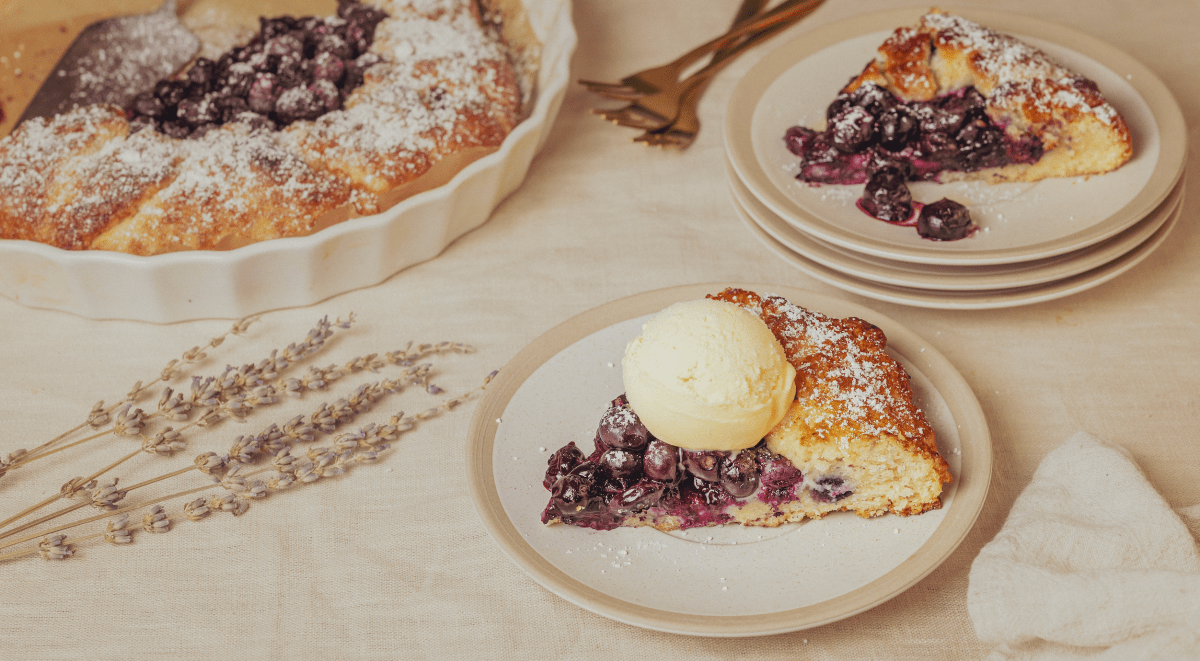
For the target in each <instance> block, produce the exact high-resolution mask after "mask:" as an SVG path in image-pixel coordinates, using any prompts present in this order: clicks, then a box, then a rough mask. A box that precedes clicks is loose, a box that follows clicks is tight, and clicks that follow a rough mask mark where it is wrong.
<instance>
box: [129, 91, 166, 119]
mask: <svg viewBox="0 0 1200 661" xmlns="http://www.w3.org/2000/svg"><path fill="white" fill-rule="evenodd" d="M133 109H134V110H135V111H136V112H137V113H138V114H139V115H146V116H147V117H162V115H163V111H164V110H165V109H166V106H165V105H164V104H163V102H162V99H160V98H158V97H156V96H154V94H153V93H151V92H142V93H141V94H138V95H137V96H136V97H134V99H133Z"/></svg>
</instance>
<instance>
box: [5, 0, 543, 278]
mask: <svg viewBox="0 0 1200 661" xmlns="http://www.w3.org/2000/svg"><path fill="white" fill-rule="evenodd" d="M377 4H379V5H380V6H382V7H383V9H384V10H385V11H388V12H390V13H391V15H389V16H387V17H385V18H384V19H383V20H382V22H381V23H379V24H378V26H377V27H376V29H375V41H374V43H373V44H372V48H371V52H372V53H373V54H372V55H370V57H372V58H376V57H378V59H379V60H380V62H379V63H378V64H374V65H373V66H371V67H370V68H369V69H367V71H366V72H365V76H364V78H365V84H363V85H362V86H360V87H358V88H357V89H356V90H355V91H354V92H352V93H351V94H350V95H349V97H347V99H346V101H345V103H344V106H343V109H342V110H335V111H333V112H328V113H327V114H325V115H323V116H321V117H320V118H318V119H317V120H315V121H296V122H294V123H292V124H291V125H290V126H289V127H288V129H287V130H285V131H280V132H272V131H268V130H257V129H255V130H252V128H251V127H250V126H248V125H245V124H240V123H238V122H236V121H235V122H233V123H230V124H225V125H224V126H222V127H220V128H219V129H212V130H209V131H208V133H207V134H205V135H204V136H203V137H202V138H200V139H192V140H171V139H170V138H166V137H164V136H163V135H161V134H157V133H153V131H152V129H143V130H141V131H138V132H135V133H134V134H133V135H132V136H129V130H130V129H129V124H128V123H127V122H126V120H125V115H124V113H123V111H121V110H120V109H119V108H115V107H112V106H89V107H86V108H80V109H77V110H75V111H72V112H71V113H68V114H65V115H59V116H56V117H55V118H53V119H52V120H51V121H46V120H32V121H30V122H26V123H25V124H23V125H22V126H21V127H20V128H18V130H16V131H14V132H13V133H12V134H11V135H10V136H7V137H5V138H3V139H0V188H2V189H3V190H4V191H5V195H4V196H3V198H2V199H0V238H5V239H33V240H40V241H44V242H46V243H50V244H52V245H57V246H59V247H63V248H71V249H83V248H89V247H91V248H102V249H119V250H126V251H128V252H135V253H137V252H140V253H142V254H148V253H149V252H157V251H159V250H161V249H163V245H164V244H170V245H168V246H167V249H181V248H189V249H196V248H201V249H207V248H212V247H213V242H215V241H217V240H219V239H221V238H222V237H227V236H239V237H245V238H247V239H252V240H262V239H269V238H276V237H279V236H295V235H302V234H306V233H308V232H310V231H311V230H312V229H313V226H314V223H315V221H316V220H317V219H318V218H319V217H320V216H321V215H323V214H324V213H326V212H327V211H330V210H331V209H333V208H336V207H338V206H341V205H346V204H349V203H351V202H355V203H357V204H358V207H359V210H360V211H362V212H364V213H369V212H373V211H375V210H376V208H375V204H376V200H377V199H378V198H377V196H378V195H380V194H382V193H385V192H387V191H389V190H391V189H393V188H394V187H396V186H399V185H402V184H404V183H408V182H410V181H413V180H414V179H416V178H417V177H419V176H421V175H422V174H423V173H425V172H426V171H428V170H429V168H430V167H431V165H432V164H434V163H436V162H437V161H438V160H440V159H442V158H444V157H446V156H449V155H451V154H454V153H457V152H459V151H461V150H463V149H464V148H470V147H475V146H487V147H494V146H499V144H500V142H501V141H502V140H503V138H504V136H505V135H507V134H508V132H509V131H510V130H511V129H512V127H513V126H514V125H515V124H516V122H517V121H518V120H519V116H520V102H521V92H520V90H519V89H518V88H517V84H516V78H515V76H514V74H513V71H512V69H511V64H510V63H509V61H508V58H507V55H506V52H505V50H504V48H503V47H502V46H501V44H499V43H498V42H497V41H496V40H495V39H494V38H493V37H492V36H490V34H489V33H488V32H487V31H486V30H485V29H484V28H483V27H482V26H481V25H479V23H478V22H477V21H478V18H477V16H476V15H475V12H474V11H472V9H471V7H472V5H471V3H470V2H469V1H467V0H413V1H411V2H379V3H377ZM326 20H327V21H342V19H340V18H336V17H334V18H330V19H326ZM172 22H173V21H172ZM158 36H159V37H160V38H161V34H160V35H158ZM113 54H115V51H112V52H109V51H106V52H105V53H103V54H100V55H98V56H97V57H98V58H99V59H97V60H96V61H95V62H94V65H95V67H96V69H94V70H92V69H89V72H88V73H87V74H86V75H91V76H95V72H96V71H99V70H101V69H103V68H104V67H105V66H106V64H105V63H106V62H107V59H105V58H108V57H109V56H110V55H113ZM362 57H368V56H367V55H364V56H362ZM102 60H103V61H102ZM361 61H362V58H360V62H361ZM233 66H234V67H238V66H243V65H238V64H235V65H233ZM170 73H173V72H166V73H164V74H161V76H165V75H168V74H170ZM161 76H159V77H161ZM97 80H98V76H97ZM153 82H154V81H153V80H151V81H150V83H153ZM134 91H135V92H136V91H137V90H134ZM135 128H136V126H135ZM193 138H195V136H193ZM120 218H129V220H127V221H125V223H124V224H123V225H121V226H120V228H117V229H112V228H111V227H110V223H111V222H112V221H114V220H118V219H120ZM106 226H109V227H110V228H109V230H107V233H106V234H105V235H104V237H101V238H100V239H97V241H99V242H100V243H103V245H101V244H100V243H97V244H95V245H89V241H91V239H92V238H93V237H95V236H96V235H98V234H100V233H101V232H105V231H106V230H105V228H106Z"/></svg>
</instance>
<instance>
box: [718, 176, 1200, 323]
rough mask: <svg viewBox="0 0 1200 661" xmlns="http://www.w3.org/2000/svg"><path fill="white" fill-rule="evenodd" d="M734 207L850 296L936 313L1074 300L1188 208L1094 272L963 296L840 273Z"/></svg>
mask: <svg viewBox="0 0 1200 661" xmlns="http://www.w3.org/2000/svg"><path fill="white" fill-rule="evenodd" d="M1185 193H1186V189H1185ZM734 206H735V208H736V211H737V214H738V217H739V218H740V219H741V220H742V222H743V223H745V225H746V226H747V228H748V229H749V230H750V232H751V233H752V234H753V235H754V236H755V238H757V239H758V240H759V242H760V243H762V244H763V245H764V246H766V248H767V249H768V250H770V251H771V252H773V253H775V254H776V255H778V256H779V257H780V258H781V259H783V260H784V261H785V262H787V263H788V264H790V265H791V266H792V267H794V268H795V269H797V270H798V271H800V272H802V273H804V274H806V275H808V276H810V277H812V278H814V279H816V280H819V281H820V282H823V283H825V284H827V285H830V286H833V287H837V288H838V289H841V290H842V291H845V292H848V293H851V294H857V295H859V296H864V297H866V298H870V299H874V300H876V301H882V302H885V303H894V304H897V305H908V306H912V307H920V308H929V309H935V310H997V309H1002V308H1011V307H1019V306H1022V305H1034V304H1038V303H1046V302H1048V301H1054V300H1058V299H1060V298H1066V297H1068V296H1074V295H1075V294H1078V293H1081V292H1084V291H1087V290H1088V289H1092V288H1094V287H1098V286H1100V285H1102V284H1104V283H1106V282H1109V281H1110V280H1113V279H1115V278H1117V277H1119V276H1121V275H1123V274H1124V273H1125V272H1126V271H1129V270H1130V269H1132V268H1134V267H1135V266H1137V265H1138V264H1140V263H1142V262H1143V261H1145V260H1146V258H1148V257H1149V256H1150V255H1151V254H1153V252H1154V251H1155V250H1157V249H1158V248H1159V247H1160V246H1161V245H1162V244H1163V242H1165V241H1166V239H1167V237H1168V236H1170V234H1171V232H1172V230H1174V229H1175V226H1176V225H1178V224H1179V221H1180V220H1181V219H1182V217H1183V207H1184V205H1183V199H1182V198H1181V200H1180V203H1179V205H1178V206H1176V207H1175V210H1174V212H1173V213H1172V215H1171V216H1170V217H1168V218H1167V221H1166V223H1164V224H1163V226H1162V227H1160V228H1159V229H1158V231H1157V232H1155V235H1154V236H1151V237H1150V238H1149V239H1147V240H1146V241H1145V242H1143V243H1142V244H1140V245H1138V246H1136V247H1135V248H1133V249H1132V250H1130V251H1129V252H1128V253H1125V254H1124V255H1121V256H1120V257H1117V258H1116V259H1114V260H1113V261H1111V262H1109V263H1107V264H1104V265H1101V266H1099V267H1096V268H1094V269H1092V270H1091V271H1086V272H1084V273H1080V274H1078V275H1074V276H1070V277H1068V278H1065V279H1063V280H1059V281H1053V282H1050V283H1047V284H1044V285H1033V286H1030V287H1018V288H1015V289H1013V290H1007V291H1006V290H982V291H978V292H975V291H967V292H961V291H950V290H918V289H914V288H911V287H897V286H893V285H885V284H883V283H877V282H872V281H870V280H865V279H862V278H856V277H854V276H851V275H848V274H845V273H841V272H840V271H837V270H836V269H831V268H829V267H827V266H823V265H821V264H818V263H816V262H814V261H813V260H810V259H808V258H807V257H804V256H803V255H800V254H799V253H796V252H794V251H792V250H790V249H789V248H788V247H787V246H785V245H784V244H782V243H780V242H779V241H777V240H776V239H775V238H774V237H772V236H771V235H770V234H769V233H767V231H766V230H765V229H763V228H761V227H759V226H758V224H757V222H756V221H755V220H754V219H753V218H752V217H750V215H749V214H748V213H747V212H746V211H745V210H744V209H742V208H741V207H740V206H738V205H737V204H736V202H735V204H734ZM972 294H980V296H974V297H972Z"/></svg>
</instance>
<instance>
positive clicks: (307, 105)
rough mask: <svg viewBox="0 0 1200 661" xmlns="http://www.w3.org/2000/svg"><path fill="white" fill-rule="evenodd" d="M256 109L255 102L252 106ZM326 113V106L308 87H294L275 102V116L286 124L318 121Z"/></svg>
mask: <svg viewBox="0 0 1200 661" xmlns="http://www.w3.org/2000/svg"><path fill="white" fill-rule="evenodd" d="M250 107H251V108H253V107H254V104H253V101H252V102H251V105H250ZM324 112H325V106H324V105H323V104H322V103H321V101H320V100H319V99H317V95H316V94H313V93H312V92H311V91H310V90H309V89H308V88H307V87H293V88H291V89H289V90H285V91H284V92H283V93H282V94H280V95H279V100H278V101H276V102H275V115H276V116H277V117H278V118H279V121H281V122H283V123H284V124H291V123H292V122H296V121H300V120H304V119H316V118H318V117H320V116H321V114H322V113H324Z"/></svg>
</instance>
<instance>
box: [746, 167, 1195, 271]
mask: <svg viewBox="0 0 1200 661" xmlns="http://www.w3.org/2000/svg"><path fill="white" fill-rule="evenodd" d="M728 174H729V188H730V193H731V194H732V195H733V198H734V203H735V204H736V205H737V206H739V207H741V210H742V211H744V212H745V213H746V214H748V215H749V217H750V218H751V219H753V221H754V222H755V223H756V224H757V225H758V226H759V227H760V228H762V229H763V230H765V231H766V232H767V233H768V234H770V235H771V237H772V238H774V239H775V240H776V241H778V242H779V243H781V244H783V245H784V246H786V247H787V248H788V249H789V250H792V251H794V252H796V253H798V254H799V255H801V256H803V257H806V258H808V259H810V260H812V261H814V262H816V263H818V264H820V265H822V266H825V267H828V268H831V269H834V270H836V271H841V272H842V273H845V274H846V275H849V276H853V277H856V278H860V279H863V280H871V281H874V282H878V283H881V284H885V285H894V286H899V287H912V288H916V289H933V290H941V291H985V290H995V289H1013V288H1016V287H1030V286H1034V285H1041V284H1046V283H1050V282H1054V281H1056V280H1063V279H1065V278H1068V277H1071V276H1073V275H1078V274H1080V273H1084V272H1086V271H1090V270H1092V269H1095V268H1098V267H1100V266H1103V265H1105V264H1107V263H1109V262H1111V261H1113V260H1114V259H1117V258H1118V257H1120V256H1122V255H1124V254H1126V253H1128V252H1129V251H1131V250H1133V249H1135V248H1137V247H1138V246H1139V245H1141V244H1142V243H1144V242H1145V241H1147V240H1148V239H1150V238H1151V237H1152V236H1154V235H1155V233H1156V232H1157V231H1158V230H1159V228H1161V227H1162V226H1163V225H1164V224H1165V223H1166V222H1167V220H1168V219H1169V218H1170V217H1171V216H1172V214H1174V213H1175V212H1176V210H1177V209H1178V207H1179V205H1180V203H1181V202H1182V198H1183V191H1184V184H1183V181H1182V180H1180V182H1179V183H1178V184H1176V185H1175V188H1174V189H1173V190H1172V191H1171V194H1170V196H1168V197H1167V199H1166V201H1164V202H1163V203H1162V205H1160V206H1159V207H1158V208H1157V209H1155V210H1154V211H1152V212H1151V213H1150V214H1149V215H1148V216H1146V217H1145V218H1144V219H1142V220H1141V221H1139V222H1138V223H1136V224H1135V225H1134V226H1133V227H1130V228H1129V229H1127V230H1125V231H1124V232H1121V233H1120V234H1118V235H1116V236H1114V237H1112V238H1110V239H1106V240H1104V241H1101V242H1100V243H1096V244H1094V245H1091V246H1088V247H1086V248H1082V249H1080V250H1077V251H1074V252H1070V253H1066V254H1063V255H1057V256H1055V257H1049V258H1046V259H1040V260H1035V261H1031V262H1017V263H1015V264H996V265H987V264H981V265H978V266H939V265H936V264H919V263H915V262H897V261H892V260H889V259H884V258H882V257H872V256H870V255H863V254H859V253H855V252H853V251H851V250H847V249H845V248H842V247H840V246H836V245H834V244H831V243H825V242H823V241H821V240H820V239H817V238H814V237H812V236H810V235H808V234H806V233H804V232H802V231H800V230H798V229H796V228H795V227H793V226H792V225H791V224H789V223H788V222H787V221H785V220H784V219H782V218H780V217H779V216H777V215H775V214H774V213H772V212H771V210H770V209H768V208H767V207H766V206H765V205H763V204H762V203H761V202H759V201H758V199H757V198H755V197H754V196H753V195H752V194H751V193H750V192H749V191H748V190H747V189H746V187H745V185H744V184H742V182H741V180H740V179H738V178H737V175H736V173H734V172H732V171H730V172H729V173H728Z"/></svg>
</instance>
